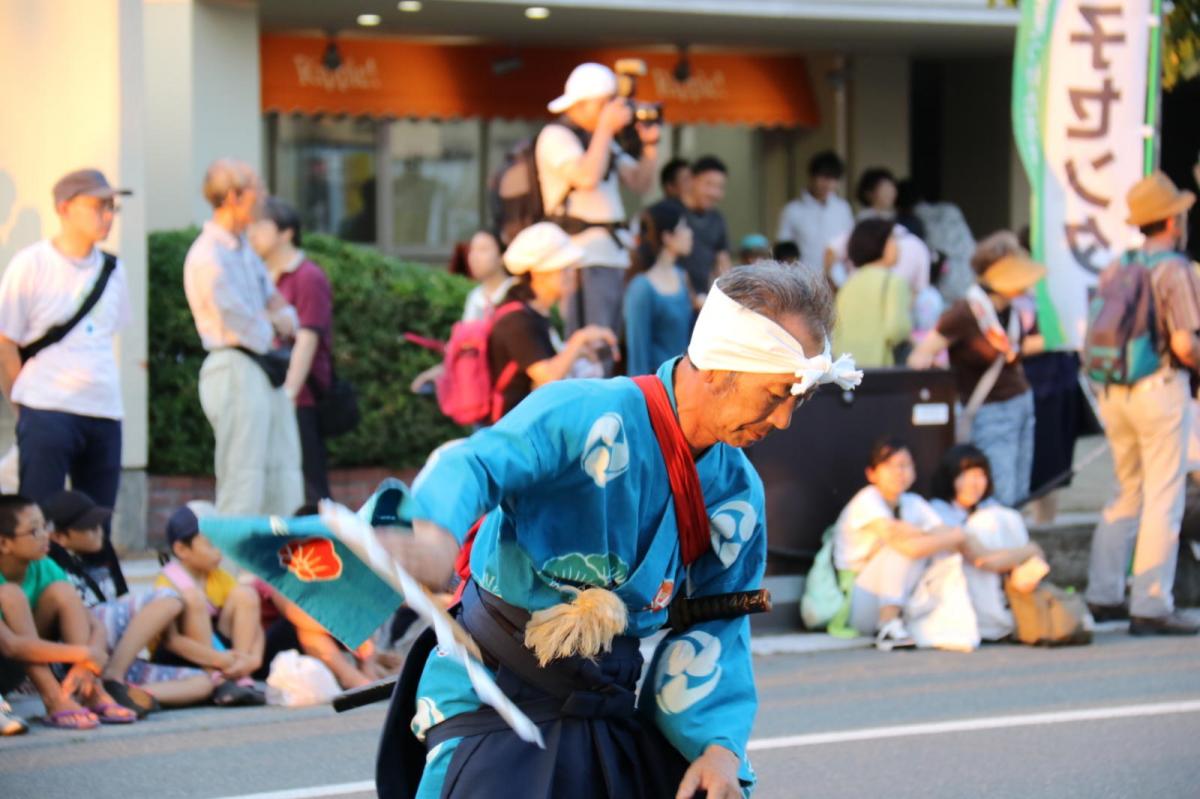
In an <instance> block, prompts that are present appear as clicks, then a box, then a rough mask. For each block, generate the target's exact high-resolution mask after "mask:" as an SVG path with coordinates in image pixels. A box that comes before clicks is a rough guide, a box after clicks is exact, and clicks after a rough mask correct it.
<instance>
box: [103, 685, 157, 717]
mask: <svg viewBox="0 0 1200 799" xmlns="http://www.w3.org/2000/svg"><path fill="white" fill-rule="evenodd" d="M104 690H105V691H107V692H108V694H109V696H111V697H112V698H113V699H114V700H115V701H116V702H117V704H119V705H121V706H123V707H127V708H129V709H130V710H132V711H133V712H134V713H136V714H137V717H138V719H139V720H141V719H144V718H146V716H148V715H150V714H151V713H157V712H158V711H160V710H162V705H160V704H159V703H158V700H157V699H155V698H154V695H153V694H151V693H150V692H149V691H147V690H145V689H144V688H139V687H138V686H136V685H129V684H128V683H123V682H121V681H120V680H105V681H104Z"/></svg>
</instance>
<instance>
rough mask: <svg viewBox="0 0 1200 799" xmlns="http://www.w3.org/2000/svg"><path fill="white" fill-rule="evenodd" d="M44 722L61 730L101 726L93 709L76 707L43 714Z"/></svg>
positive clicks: (92, 728) (91, 728) (87, 728)
mask: <svg viewBox="0 0 1200 799" xmlns="http://www.w3.org/2000/svg"><path fill="white" fill-rule="evenodd" d="M73 719H74V721H72V720H73ZM42 724H45V725H46V726H47V727H54V728H56V729H60V730H94V729H96V728H97V727H99V726H100V721H99V719H97V718H96V715H95V714H94V713H92V711H90V710H85V709H84V708H74V709H68V710H58V711H55V712H54V713H51V714H50V715H49V716H43V717H42Z"/></svg>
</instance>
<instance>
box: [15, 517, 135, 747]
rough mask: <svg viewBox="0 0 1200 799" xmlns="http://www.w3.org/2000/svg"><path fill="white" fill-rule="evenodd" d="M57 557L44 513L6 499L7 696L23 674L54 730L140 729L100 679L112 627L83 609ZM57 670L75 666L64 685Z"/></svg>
mask: <svg viewBox="0 0 1200 799" xmlns="http://www.w3.org/2000/svg"><path fill="white" fill-rule="evenodd" d="M49 550H50V534H49V531H48V530H47V528H46V522H45V519H44V518H43V516H42V511H41V508H39V507H38V506H37V504H35V503H34V502H33V501H32V500H29V499H27V498H25V497H22V496H20V495H15V494H5V495H0V675H3V682H4V684H2V685H0V691H5V690H10V689H11V688H13V687H15V686H14V685H13V680H14V677H15V675H17V674H19V673H20V672H22V671H23V672H24V674H25V675H28V677H29V679H30V681H31V682H32V683H33V685H34V687H35V688H36V689H37V692H38V694H39V695H40V696H41V698H42V703H43V704H44V705H45V706H46V716H45V717H44V718H43V721H44V723H45V724H47V725H48V726H51V727H59V728H64V729H74V730H89V729H93V728H95V727H96V726H97V725H98V724H99V723H101V722H103V723H105V724H129V723H132V722H134V721H136V720H137V714H136V713H134V712H133V711H132V710H129V709H128V708H126V707H122V706H121V705H119V704H117V702H116V701H115V700H114V699H113V698H112V696H111V695H110V694H109V693H108V691H106V690H105V689H104V685H103V684H102V683H101V681H100V680H98V679H96V678H97V677H98V676H99V675H100V674H101V673H102V672H103V670H104V667H105V666H106V665H107V663H108V649H107V647H106V646H105V637H106V634H105V629H104V626H103V625H101V624H100V623H99V621H98V620H96V619H95V618H94V617H93V616H92V615H91V614H90V613H88V611H87V608H85V607H84V606H83V602H82V601H80V599H79V594H77V593H76V592H75V587H74V586H73V585H72V584H71V582H70V580H69V579H68V578H67V575H66V572H64V571H63V570H62V569H61V568H60V567H59V566H58V564H56V563H55V562H54V561H53V560H51V559H50V558H48V557H46V555H47V554H48V553H49ZM60 641H61V643H59V642H60ZM50 664H64V665H68V666H69V668H68V669H67V670H66V673H65V676H64V677H63V679H62V682H61V683H60V682H59V680H58V678H57V677H56V676H55V674H54V672H53V671H52V670H51V668H50Z"/></svg>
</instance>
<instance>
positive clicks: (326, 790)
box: [221, 780, 375, 799]
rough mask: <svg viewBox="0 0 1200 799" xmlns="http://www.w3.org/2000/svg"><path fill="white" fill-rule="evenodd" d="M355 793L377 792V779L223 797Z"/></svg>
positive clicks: (290, 798) (303, 798)
mask: <svg viewBox="0 0 1200 799" xmlns="http://www.w3.org/2000/svg"><path fill="white" fill-rule="evenodd" d="M354 793H370V794H372V795H374V794H375V780H363V781H362V782H343V783H339V784H337V785H316V786H313V787H312V788H293V789H292V790H290V791H267V792H266V793H247V794H240V795H238V796H223V797H221V799H321V797H324V796H346V795H348V794H354Z"/></svg>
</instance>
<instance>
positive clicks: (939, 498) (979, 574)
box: [931, 444, 1045, 641]
mask: <svg viewBox="0 0 1200 799" xmlns="http://www.w3.org/2000/svg"><path fill="white" fill-rule="evenodd" d="M932 488H933V490H932V494H933V499H932V500H931V504H932V506H933V509H934V510H935V511H936V512H937V514H938V516H940V517H941V519H942V521H943V522H944V523H945V524H949V525H954V526H961V527H964V528H965V529H966V543H965V544H964V546H963V549H962V552H963V574H964V575H965V576H966V578H967V591H968V593H969V594H970V595H971V605H972V606H973V607H974V608H975V616H976V619H977V620H978V623H979V635H980V637H981V638H982V639H983V640H985V641H999V640H1002V639H1004V638H1006V637H1007V636H1008V635H1009V634H1011V633H1012V631H1013V618H1012V612H1011V611H1010V610H1009V609H1008V600H1007V598H1006V597H1005V595H1004V583H1003V575H1006V574H1008V573H1010V572H1011V571H1012V570H1013V569H1015V568H1016V567H1018V566H1020V565H1021V564H1022V563H1024V562H1025V561H1027V560H1029V559H1030V558H1043V559H1044V557H1045V554H1044V553H1043V552H1042V548H1041V547H1039V546H1038V545H1037V544H1036V543H1033V542H1032V541H1030V540H1029V531H1028V530H1027V529H1026V528H1025V522H1024V521H1023V520H1022V519H1021V514H1019V513H1017V512H1016V511H1014V510H1012V509H1011V508H1005V507H1004V506H1003V505H1001V504H1000V503H999V502H997V501H996V500H994V499H992V469H991V464H990V463H988V459H987V456H986V455H984V454H983V452H982V451H980V450H979V449H978V448H976V447H974V446H972V445H970V444H960V445H958V446H955V447H951V448H950V449H948V450H947V451H946V454H945V455H943V456H942V460H941V463H939V464H938V469H937V472H935V473H934V476H933V486H932Z"/></svg>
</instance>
